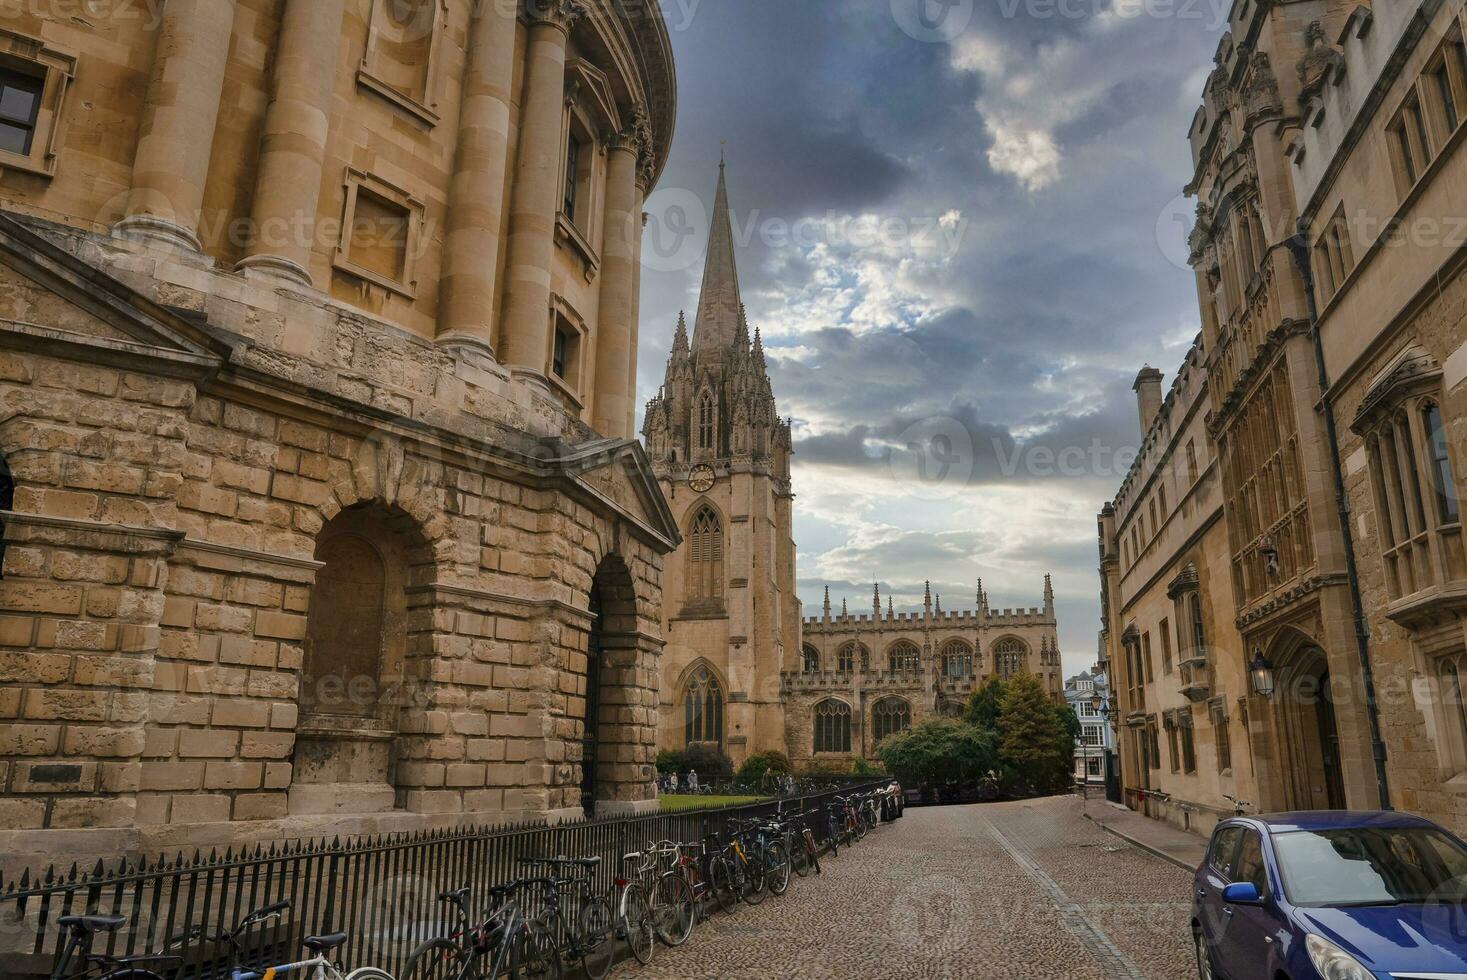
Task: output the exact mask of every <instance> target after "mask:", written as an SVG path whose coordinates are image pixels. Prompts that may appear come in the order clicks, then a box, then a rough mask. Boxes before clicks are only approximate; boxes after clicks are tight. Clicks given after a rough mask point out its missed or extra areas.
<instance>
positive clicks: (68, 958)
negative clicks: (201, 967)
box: [51, 915, 183, 980]
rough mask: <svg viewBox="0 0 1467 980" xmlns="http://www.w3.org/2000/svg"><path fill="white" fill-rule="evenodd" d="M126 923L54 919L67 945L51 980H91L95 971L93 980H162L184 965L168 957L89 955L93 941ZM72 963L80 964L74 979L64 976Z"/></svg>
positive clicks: (120, 918)
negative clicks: (86, 979) (81, 979)
mask: <svg viewBox="0 0 1467 980" xmlns="http://www.w3.org/2000/svg"><path fill="white" fill-rule="evenodd" d="M126 922H127V916H125V915H63V916H62V917H61V918H59V919H57V920H56V924H57V925H59V926H60V927H61V928H63V929H65V930H66V931H67V932H66V945H65V946H64V947H62V950H61V955H60V956H59V957H57V959H56V963H55V964H54V965H53V966H52V968H51V980H79V978H82V977H89V976H92V975H93V972H92V971H93V970H94V969H95V970H97V971H99V972H97V973H96V974H95V980H164V977H165V976H171V975H172V974H173V973H174V972H176V971H177V970H178V968H179V967H180V966H182V965H183V960H182V959H181V958H180V957H177V956H170V955H167V954H156V953H143V954H141V955H138V956H107V955H105V954H102V953H91V952H89V950H90V949H91V945H92V940H93V938H94V937H96V936H97V935H99V934H104V933H105V934H108V935H110V934H111V933H114V932H116V931H117V930H118V929H119V928H121V927H122V926H123V925H124V924H125V923H126ZM78 954H80V957H78ZM73 960H76V961H77V962H78V963H80V964H81V969H80V970H79V971H78V972H77V973H76V976H75V978H72V977H71V975H70V974H69V973H68V972H67V971H68V969H69V968H70V967H71V964H72V961H73Z"/></svg>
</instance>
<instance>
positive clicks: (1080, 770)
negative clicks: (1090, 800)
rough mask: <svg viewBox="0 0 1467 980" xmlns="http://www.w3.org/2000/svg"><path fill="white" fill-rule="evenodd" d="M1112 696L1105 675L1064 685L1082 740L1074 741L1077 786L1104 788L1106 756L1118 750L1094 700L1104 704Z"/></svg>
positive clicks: (1088, 676)
mask: <svg viewBox="0 0 1467 980" xmlns="http://www.w3.org/2000/svg"><path fill="white" fill-rule="evenodd" d="M1109 693H1110V692H1109V691H1108V690H1107V689H1106V686H1105V675H1104V674H1091V673H1090V672H1088V671H1082V672H1081V673H1079V674H1076V675H1075V676H1074V677H1071V678H1070V679H1069V680H1067V681H1065V703H1066V704H1068V705H1069V706H1070V710H1071V711H1073V712H1074V713H1075V717H1076V718H1077V719H1079V721H1080V737H1079V738H1078V739H1076V740H1075V780H1076V781H1077V782H1085V783H1090V784H1093V785H1096V786H1104V785H1105V754H1106V752H1107V751H1108V750H1112V749H1114V748H1115V740H1114V739H1113V738H1112V737H1111V732H1110V726H1109V725H1107V724H1106V723H1105V715H1104V714H1103V713H1102V711H1101V709H1098V708H1097V707H1096V705H1095V696H1096V695H1097V694H1098V695H1099V696H1100V700H1101V702H1103V703H1104V702H1106V700H1107V698H1108V697H1109Z"/></svg>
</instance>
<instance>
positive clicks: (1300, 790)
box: [1269, 629, 1346, 810]
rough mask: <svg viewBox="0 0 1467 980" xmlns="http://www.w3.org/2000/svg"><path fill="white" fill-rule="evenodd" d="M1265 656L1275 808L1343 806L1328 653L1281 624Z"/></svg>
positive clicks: (1342, 777)
mask: <svg viewBox="0 0 1467 980" xmlns="http://www.w3.org/2000/svg"><path fill="white" fill-rule="evenodd" d="M1269 660H1270V661H1271V662H1272V663H1273V665H1274V670H1275V674H1276V680H1275V692H1274V695H1273V698H1272V703H1271V706H1270V708H1271V710H1270V712H1269V714H1270V717H1271V720H1272V723H1273V730H1274V735H1275V739H1276V742H1277V753H1278V766H1277V770H1278V771H1277V779H1276V780H1275V785H1274V786H1273V787H1271V789H1272V790H1273V793H1272V794H1270V795H1273V796H1274V797H1275V799H1276V800H1277V806H1276V807H1273V808H1275V809H1287V810H1325V809H1329V810H1338V809H1344V807H1345V805H1346V800H1345V779H1344V772H1343V767H1342V765H1341V758H1340V736H1339V725H1338V719H1337V715H1336V709H1335V700H1336V690H1337V686H1336V685H1335V684H1333V683H1332V677H1331V674H1330V667H1329V658H1328V657H1327V656H1326V655H1325V652H1324V651H1323V650H1322V649H1320V647H1319V646H1318V645H1317V644H1316V643H1314V642H1313V640H1311V639H1310V638H1309V637H1307V636H1305V635H1304V634H1302V633H1299V632H1298V631H1296V630H1292V629H1289V630H1285V631H1284V632H1283V633H1282V634H1280V636H1279V637H1278V638H1277V639H1276V640H1275V641H1274V643H1273V652H1272V653H1271V654H1270V655H1269Z"/></svg>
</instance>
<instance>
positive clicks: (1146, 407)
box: [1132, 364, 1162, 437]
mask: <svg viewBox="0 0 1467 980" xmlns="http://www.w3.org/2000/svg"><path fill="white" fill-rule="evenodd" d="M1161 379H1162V374H1161V372H1160V371H1158V370H1157V369H1156V368H1154V367H1152V366H1151V365H1150V364H1148V365H1146V366H1145V367H1143V368H1142V369H1141V373H1140V374H1138V375H1136V383H1135V384H1134V385H1132V389H1133V390H1134V391H1135V392H1136V406H1137V408H1139V409H1140V411H1141V435H1142V437H1145V435H1146V433H1148V432H1150V431H1151V423H1152V422H1155V421H1156V414H1157V413H1158V412H1160V411H1161Z"/></svg>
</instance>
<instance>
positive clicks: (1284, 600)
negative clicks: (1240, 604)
mask: <svg viewBox="0 0 1467 980" xmlns="http://www.w3.org/2000/svg"><path fill="white" fill-rule="evenodd" d="M1348 581H1349V578H1348V576H1346V575H1345V573H1344V572H1325V573H1321V574H1319V575H1311V576H1310V577H1309V578H1306V579H1303V580H1302V581H1300V582H1298V583H1297V584H1295V585H1291V586H1289V587H1288V588H1287V589H1284V590H1282V591H1280V592H1277V593H1275V594H1273V595H1271V596H1269V597H1268V598H1267V599H1265V600H1264V601H1263V602H1260V603H1258V604H1256V605H1254V606H1253V607H1252V608H1251V609H1249V610H1248V611H1247V612H1245V613H1243V614H1242V615H1241V616H1239V617H1238V618H1237V620H1236V621H1235V624H1234V625H1236V626H1237V628H1238V631H1239V632H1240V633H1241V632H1244V631H1246V630H1247V629H1249V628H1251V627H1253V626H1256V625H1258V624H1259V623H1262V622H1263V621H1265V620H1268V619H1271V618H1273V617H1274V616H1277V615H1279V614H1281V613H1284V612H1288V611H1290V608H1289V607H1291V606H1293V605H1294V604H1296V603H1298V602H1300V601H1301V600H1303V599H1305V598H1307V597H1309V596H1311V595H1313V594H1314V593H1316V592H1321V591H1323V590H1324V589H1327V588H1329V587H1330V586H1332V585H1345V584H1346V583H1347V582H1348Z"/></svg>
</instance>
